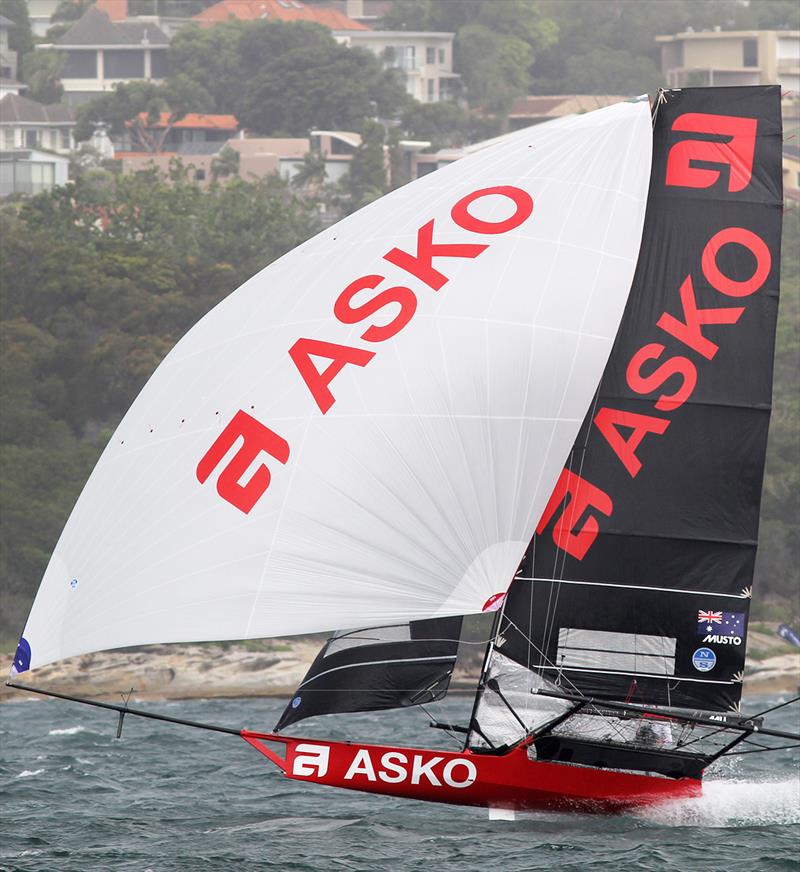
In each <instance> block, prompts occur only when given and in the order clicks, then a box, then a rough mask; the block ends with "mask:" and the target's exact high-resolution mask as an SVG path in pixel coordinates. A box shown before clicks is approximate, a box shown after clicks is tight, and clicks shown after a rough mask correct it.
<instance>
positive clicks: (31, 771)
mask: <svg viewBox="0 0 800 872" xmlns="http://www.w3.org/2000/svg"><path fill="white" fill-rule="evenodd" d="M42 772H44V769H23V770H22V772H20V773H19V775H17V776H16V777H17V778H30V776H31V775H41V774H42Z"/></svg>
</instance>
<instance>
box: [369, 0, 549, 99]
mask: <svg viewBox="0 0 800 872" xmlns="http://www.w3.org/2000/svg"><path fill="white" fill-rule="evenodd" d="M381 27H382V28H385V29H387V30H434V31H445V32H454V33H455V40H454V52H455V68H456V70H457V72H459V73H460V74H461V77H462V80H463V82H464V84H465V85H466V91H467V99H468V100H469V103H470V105H472V106H481V107H483V108H485V109H488V110H489V111H491V112H496V113H498V114H501V115H505V114H507V113H508V110H509V109H510V108H511V104H512V103H513V101H514V99H515V98H517V97H521V96H523V95H525V94H527V93H528V92H529V90H530V84H531V82H530V74H529V69H530V67H531V64H532V63H533V60H534V57H535V56H536V53H537V52H538V51H540V50H542V49H545V48H547V47H548V46H551V45H553V44H554V43H555V41H556V39H557V35H558V28H557V26H556V24H555V22H554V21H553V20H552V18H551V17H549V16H548V15H546V14H544V13H543V12H542V9H541V5H540V4H539V3H538V2H535V0H503V2H497V0H435V2H434V0H398V2H396V3H394V4H393V6H392V7H391V9H389V10H388V12H387V13H386V14H385V15H384V17H383V19H382V21H381Z"/></svg>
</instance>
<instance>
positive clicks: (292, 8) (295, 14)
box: [193, 0, 369, 31]
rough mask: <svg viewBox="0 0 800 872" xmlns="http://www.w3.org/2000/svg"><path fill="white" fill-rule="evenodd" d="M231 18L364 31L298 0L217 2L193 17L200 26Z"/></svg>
mask: <svg viewBox="0 0 800 872" xmlns="http://www.w3.org/2000/svg"><path fill="white" fill-rule="evenodd" d="M231 18H235V19H238V20H239V21H263V20H266V21H308V22H311V23H314V24H321V25H322V26H323V27H327V28H328V29H329V30H343V31H349V30H368V29H369V28H368V27H367V26H366V25H365V24H361V23H359V22H358V21H354V20H353V19H352V18H349V17H348V16H347V15H345V13H344V12H342V11H340V10H339V9H335V8H333V7H332V6H312V5H309V4H306V3H302V2H301V0H220V2H219V3H215V4H214V5H213V6H209V7H208V9H204V10H203V11H202V12H200V13H198V14H197V15H195V16H194V18H193V21H196V22H198V23H199V24H200V25H201V26H202V27H211V26H212V25H214V24H218V23H219V22H221V21H228V20H229V19H231Z"/></svg>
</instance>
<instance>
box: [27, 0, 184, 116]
mask: <svg viewBox="0 0 800 872" xmlns="http://www.w3.org/2000/svg"><path fill="white" fill-rule="evenodd" d="M45 47H47V48H52V49H54V50H55V51H57V52H59V53H61V54H63V56H64V66H63V69H62V71H61V84H62V85H63V86H64V98H65V99H66V100H67V101H68V102H69V103H82V102H84V101H86V100H89V99H91V98H92V97H96V96H97V95H98V94H100V93H102V92H104V91H111V90H113V88H114V86H115V85H117V84H118V83H120V82H148V81H155V82H160V81H161V80H162V79H164V77H165V76H166V75H167V49H168V47H169V40H168V39H167V37H166V36H165V34H164V32H163V31H162V30H161V29H160V28H159V27H158V26H157V25H155V24H154V23H153V22H151V21H112V20H111V19H110V18H109V17H108V15H106V14H105V12H101V11H100V10H99V9H97V8H96V7H94V6H90V7H89V9H87V10H86V12H85V13H84V14H83V16H82V17H81V18H79V19H78V20H77V21H76V22H75V24H73V25H72V27H70V29H69V30H68V31H67V32H66V33H65V34H64V35H63V36H62V37H61V38H60V39H59V40H57V41H56V42H55V43H54V44H53V45H52V46H39V48H45Z"/></svg>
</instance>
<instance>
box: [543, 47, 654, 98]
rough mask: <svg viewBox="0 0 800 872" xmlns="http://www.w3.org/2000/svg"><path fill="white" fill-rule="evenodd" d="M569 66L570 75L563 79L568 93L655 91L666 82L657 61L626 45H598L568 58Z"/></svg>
mask: <svg viewBox="0 0 800 872" xmlns="http://www.w3.org/2000/svg"><path fill="white" fill-rule="evenodd" d="M566 67H567V78H566V80H565V81H564V82H563V83H560V89H561V91H562V93H565V94H573V93H575V94H592V93H600V94H622V95H623V96H627V95H629V94H630V95H631V96H633V95H634V94H646V93H655V92H656V91H657V90H658V89H659V87H661V84H662V82H663V75H662V73H661V70H660V69H659V68H658V66H657V65H656V64H655V62H654V61H652V60H651V59H650V58H648V57H643V56H641V55H639V56H636V55H632V54H631V53H630V52H629V51H625V50H624V49H611V48H596V49H593V50H592V51H590V52H587V53H586V54H585V55H580V56H578V57H573V58H569V60H567V64H566ZM631 88H633V90H631Z"/></svg>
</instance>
